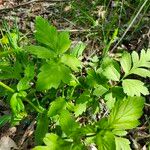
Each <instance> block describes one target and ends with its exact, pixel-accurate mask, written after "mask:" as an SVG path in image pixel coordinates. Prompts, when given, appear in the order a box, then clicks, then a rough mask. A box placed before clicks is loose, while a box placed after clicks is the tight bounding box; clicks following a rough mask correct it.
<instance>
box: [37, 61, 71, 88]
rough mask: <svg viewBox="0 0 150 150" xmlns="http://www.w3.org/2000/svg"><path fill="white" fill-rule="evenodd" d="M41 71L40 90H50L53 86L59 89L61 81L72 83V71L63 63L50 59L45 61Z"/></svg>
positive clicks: (39, 75) (38, 83) (39, 77)
mask: <svg viewBox="0 0 150 150" xmlns="http://www.w3.org/2000/svg"><path fill="white" fill-rule="evenodd" d="M40 71H41V72H40V73H39V74H38V80H37V89H38V90H48V89H50V88H52V87H53V88H55V89H57V88H58V86H59V84H60V83H61V81H63V82H64V83H67V84H69V83H70V80H71V71H70V69H69V68H68V67H66V66H65V65H63V64H62V63H56V62H53V61H50V62H49V63H45V64H44V65H43V66H42V67H41V68H40Z"/></svg>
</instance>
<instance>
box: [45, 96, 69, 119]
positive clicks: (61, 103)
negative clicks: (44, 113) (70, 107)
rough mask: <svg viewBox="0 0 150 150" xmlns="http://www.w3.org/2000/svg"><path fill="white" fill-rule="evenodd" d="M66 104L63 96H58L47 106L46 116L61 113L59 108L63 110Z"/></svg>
mask: <svg viewBox="0 0 150 150" xmlns="http://www.w3.org/2000/svg"><path fill="white" fill-rule="evenodd" d="M65 106H66V101H65V100H64V98H62V97H59V98H57V99H56V100H55V101H53V102H52V103H51V105H50V107H49V110H48V116H49V117H53V116H55V115H57V114H60V113H61V110H63V109H64V108H65Z"/></svg>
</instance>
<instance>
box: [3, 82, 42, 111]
mask: <svg viewBox="0 0 150 150" xmlns="http://www.w3.org/2000/svg"><path fill="white" fill-rule="evenodd" d="M0 86H2V87H3V88H5V89H6V90H8V91H9V92H11V93H14V92H15V90H14V89H12V88H11V87H9V86H8V85H6V84H4V83H3V82H1V81H0ZM24 101H26V102H27V103H29V104H30V105H31V106H32V107H33V108H34V109H35V110H36V111H37V112H39V113H42V112H43V110H42V109H40V108H38V107H36V106H35V105H34V104H33V103H32V102H30V100H28V99H24Z"/></svg>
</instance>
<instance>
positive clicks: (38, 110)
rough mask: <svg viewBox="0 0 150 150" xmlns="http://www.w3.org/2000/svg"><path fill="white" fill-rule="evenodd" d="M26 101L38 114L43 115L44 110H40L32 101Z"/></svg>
mask: <svg viewBox="0 0 150 150" xmlns="http://www.w3.org/2000/svg"><path fill="white" fill-rule="evenodd" d="M24 101H26V102H27V103H29V104H30V105H31V106H32V107H33V108H34V109H35V110H36V111H37V112H39V113H43V110H42V109H40V108H38V107H36V106H35V105H34V104H33V103H32V102H30V100H28V99H24Z"/></svg>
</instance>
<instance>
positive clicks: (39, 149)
mask: <svg viewBox="0 0 150 150" xmlns="http://www.w3.org/2000/svg"><path fill="white" fill-rule="evenodd" d="M32 150H50V148H49V147H48V146H36V147H35V148H33V149H32ZM51 150H54V149H51Z"/></svg>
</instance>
